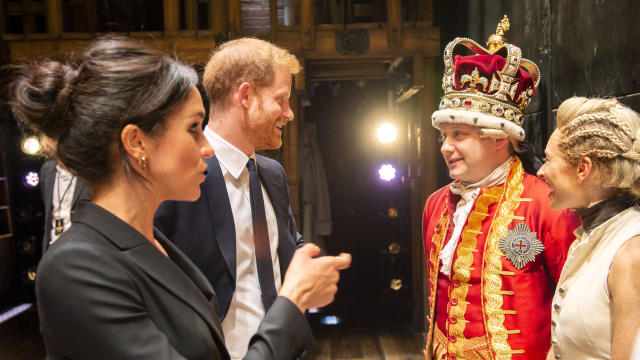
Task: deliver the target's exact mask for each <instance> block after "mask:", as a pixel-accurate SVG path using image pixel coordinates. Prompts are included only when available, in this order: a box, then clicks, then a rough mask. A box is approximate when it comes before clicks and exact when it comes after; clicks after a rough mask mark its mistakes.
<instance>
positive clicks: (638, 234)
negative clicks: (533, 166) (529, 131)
mask: <svg viewBox="0 0 640 360" xmlns="http://www.w3.org/2000/svg"><path fill="white" fill-rule="evenodd" d="M556 126H557V127H556V129H555V131H554V132H553V134H551V138H550V139H549V143H548V144H547V148H546V150H545V153H546V155H547V161H546V163H545V164H544V165H543V166H542V168H540V170H539V171H538V176H539V177H541V178H542V179H544V180H545V181H546V182H547V184H548V186H549V187H550V188H551V190H552V192H551V195H550V204H551V207H552V208H554V209H565V208H569V209H575V210H576V211H577V212H578V214H579V215H580V217H581V218H582V226H581V227H579V228H578V229H577V230H576V231H575V233H576V240H575V241H574V242H573V244H572V245H571V248H570V249H569V253H568V255H567V261H566V263H565V264H564V267H563V269H562V273H561V274H560V280H559V281H558V287H557V288H556V292H555V295H554V297H553V305H552V306H553V309H552V312H551V319H552V321H551V325H552V327H551V342H552V344H553V346H552V347H551V351H550V352H549V355H548V356H547V359H629V358H630V354H631V349H632V345H633V340H634V337H635V335H636V333H637V332H638V329H640V312H638V311H637V309H638V307H640V297H639V296H638V292H640V276H638V274H639V273H640V206H638V199H640V115H638V113H636V112H635V111H633V110H631V109H629V108H628V107H626V106H624V105H622V104H620V103H619V102H618V101H617V100H616V99H597V98H596V99H587V98H583V97H573V98H570V99H568V100H566V101H564V102H563V103H562V104H560V107H559V108H558V115H557V118H556Z"/></svg>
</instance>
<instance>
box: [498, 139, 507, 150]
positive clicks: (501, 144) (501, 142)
mask: <svg viewBox="0 0 640 360" xmlns="http://www.w3.org/2000/svg"><path fill="white" fill-rule="evenodd" d="M495 144H496V150H502V149H504V148H505V147H507V146H509V138H496V139H495Z"/></svg>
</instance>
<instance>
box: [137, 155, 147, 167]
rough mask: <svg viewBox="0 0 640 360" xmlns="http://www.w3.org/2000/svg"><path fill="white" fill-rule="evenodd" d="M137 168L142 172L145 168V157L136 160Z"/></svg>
mask: <svg viewBox="0 0 640 360" xmlns="http://www.w3.org/2000/svg"><path fill="white" fill-rule="evenodd" d="M138 166H140V167H141V168H142V169H143V170H144V169H146V168H147V157H146V156H143V157H141V158H140V159H138Z"/></svg>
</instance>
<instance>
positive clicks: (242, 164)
mask: <svg viewBox="0 0 640 360" xmlns="http://www.w3.org/2000/svg"><path fill="white" fill-rule="evenodd" d="M204 136H205V137H206V138H207V141H209V144H211V146H212V147H213V149H214V151H215V155H216V158H218V161H219V162H220V165H222V166H223V167H224V168H225V169H227V172H229V174H231V176H233V177H234V178H235V179H238V178H239V177H240V175H241V174H242V171H243V170H244V169H245V168H246V167H247V162H248V161H249V156H247V155H246V154H245V153H243V152H242V151H241V150H240V149H238V148H237V147H235V146H233V145H231V144H230V143H229V142H228V141H226V140H225V139H223V138H222V137H221V136H220V135H218V134H216V133H215V132H214V131H213V130H211V129H210V128H209V126H206V127H205V128H204ZM251 157H252V158H254V159H255V154H252V155H251ZM256 166H257V165H256Z"/></svg>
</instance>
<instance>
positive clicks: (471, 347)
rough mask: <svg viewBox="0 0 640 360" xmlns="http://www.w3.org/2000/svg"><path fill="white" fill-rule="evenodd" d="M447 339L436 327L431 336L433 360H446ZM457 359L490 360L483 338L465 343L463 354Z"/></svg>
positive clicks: (485, 339) (489, 353)
mask: <svg viewBox="0 0 640 360" xmlns="http://www.w3.org/2000/svg"><path fill="white" fill-rule="evenodd" d="M447 359H448V358H447V337H446V336H445V335H444V334H443V333H442V330H440V329H439V328H438V327H437V326H436V328H435V330H434V335H433V360H447ZM458 359H460V360H462V359H464V360H491V350H489V343H488V342H487V338H486V337H485V336H478V337H474V338H471V339H468V340H467V341H466V345H465V347H464V349H463V353H462V355H461V356H459V357H458Z"/></svg>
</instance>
